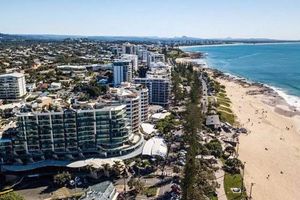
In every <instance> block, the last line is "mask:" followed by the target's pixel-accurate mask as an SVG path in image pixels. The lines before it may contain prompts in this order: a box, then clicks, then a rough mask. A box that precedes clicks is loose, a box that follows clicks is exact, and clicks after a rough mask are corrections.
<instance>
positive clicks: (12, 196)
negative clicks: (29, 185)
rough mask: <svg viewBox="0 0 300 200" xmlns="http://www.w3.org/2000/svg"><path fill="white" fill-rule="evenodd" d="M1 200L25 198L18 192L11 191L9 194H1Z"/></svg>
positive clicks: (22, 199) (21, 199) (20, 199)
mask: <svg viewBox="0 0 300 200" xmlns="http://www.w3.org/2000/svg"><path fill="white" fill-rule="evenodd" d="M0 200H24V198H23V197H22V196H21V195H20V194H18V193H17V192H14V191H11V192H7V193H0Z"/></svg>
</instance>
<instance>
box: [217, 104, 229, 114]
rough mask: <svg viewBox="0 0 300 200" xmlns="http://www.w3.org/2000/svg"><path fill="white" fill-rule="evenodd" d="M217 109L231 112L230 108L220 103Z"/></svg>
mask: <svg viewBox="0 0 300 200" xmlns="http://www.w3.org/2000/svg"><path fill="white" fill-rule="evenodd" d="M218 110H223V111H225V112H228V113H232V110H231V109H230V108H228V107H226V106H223V105H220V106H219V108H218Z"/></svg>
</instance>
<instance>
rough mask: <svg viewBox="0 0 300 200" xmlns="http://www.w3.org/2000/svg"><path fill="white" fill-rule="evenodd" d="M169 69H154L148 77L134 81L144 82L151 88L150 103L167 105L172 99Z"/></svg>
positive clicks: (148, 73)
mask: <svg viewBox="0 0 300 200" xmlns="http://www.w3.org/2000/svg"><path fill="white" fill-rule="evenodd" d="M170 76H171V75H170V72H169V71H167V70H152V71H149V72H147V74H146V78H135V79H134V82H135V83H138V84H143V85H145V86H147V87H148V89H149V103H150V104H154V105H161V106H163V107H167V106H168V105H169V103H170V102H169V101H170V93H171V80H170Z"/></svg>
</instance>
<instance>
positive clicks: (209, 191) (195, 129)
mask: <svg viewBox="0 0 300 200" xmlns="http://www.w3.org/2000/svg"><path fill="white" fill-rule="evenodd" d="M175 71H176V73H178V76H179V78H180V79H182V80H185V83H184V84H186V85H187V86H190V88H191V90H190V92H189V94H188V96H187V97H188V98H189V100H188V102H187V104H186V112H185V113H184V115H183V119H184V120H183V121H184V132H185V143H186V146H187V147H188V149H187V155H186V165H185V168H184V177H183V179H182V182H181V188H182V199H183V200H194V199H199V200H202V199H206V198H207V197H208V196H212V195H213V194H215V187H216V182H215V181H214V180H215V177H214V173H213V170H212V169H210V166H209V164H208V163H207V162H206V161H205V160H202V159H198V158H196V156H197V155H199V154H200V153H201V152H202V150H203V149H204V148H206V147H204V146H203V145H201V144H200V143H199V140H200V138H199V136H198V133H199V132H200V131H201V128H202V122H203V117H202V114H201V107H200V98H201V82H200V80H199V73H198V72H197V71H194V70H193V66H192V65H178V66H177V68H176V69H175ZM176 76H177V75H175V78H173V80H178V79H179V78H178V77H176ZM173 84H174V83H173ZM174 90H175V91H174V92H176V91H177V90H176V89H174ZM175 96H176V95H175Z"/></svg>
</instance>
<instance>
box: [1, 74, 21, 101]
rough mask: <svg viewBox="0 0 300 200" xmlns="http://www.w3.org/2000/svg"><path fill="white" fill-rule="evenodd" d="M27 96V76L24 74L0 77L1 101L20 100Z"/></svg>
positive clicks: (2, 75)
mask: <svg viewBox="0 0 300 200" xmlns="http://www.w3.org/2000/svg"><path fill="white" fill-rule="evenodd" d="M25 94H26V83H25V76H24V74H22V73H16V72H15V73H11V74H1V75H0V99H18V98H21V97H23V96H24V95H25Z"/></svg>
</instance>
